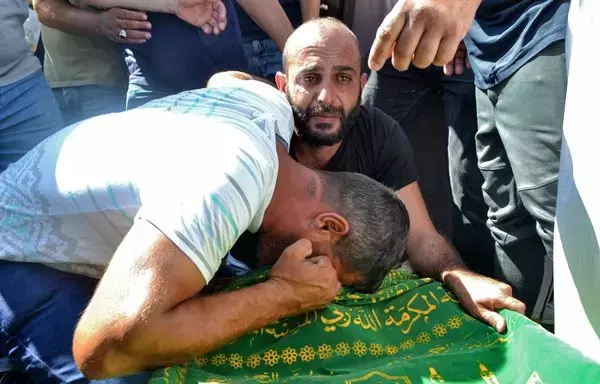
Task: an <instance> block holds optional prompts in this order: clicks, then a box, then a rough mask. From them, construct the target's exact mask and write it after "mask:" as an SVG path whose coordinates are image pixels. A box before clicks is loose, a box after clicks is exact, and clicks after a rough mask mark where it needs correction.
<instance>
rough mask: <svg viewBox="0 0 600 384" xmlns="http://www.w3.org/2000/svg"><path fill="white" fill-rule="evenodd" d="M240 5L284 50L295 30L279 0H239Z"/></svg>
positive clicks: (280, 48)
mask: <svg viewBox="0 0 600 384" xmlns="http://www.w3.org/2000/svg"><path fill="white" fill-rule="evenodd" d="M237 2H238V4H239V5H240V7H242V8H243V9H244V11H246V13H247V14H248V15H249V16H250V17H251V18H252V20H254V22H255V23H256V24H258V26H259V27H261V28H262V30H263V31H265V32H266V33H267V35H269V37H270V38H271V39H272V40H273V41H274V42H275V44H277V47H278V48H279V50H281V51H283V47H284V46H285V42H286V41H287V39H288V37H290V35H291V34H292V32H293V31H294V28H293V27H292V23H291V22H290V19H289V18H288V17H287V15H286V14H285V12H284V10H283V8H282V7H281V4H279V1H278V0H237Z"/></svg>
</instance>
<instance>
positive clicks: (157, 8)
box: [70, 0, 227, 34]
mask: <svg viewBox="0 0 600 384" xmlns="http://www.w3.org/2000/svg"><path fill="white" fill-rule="evenodd" d="M70 1H71V3H72V4H73V5H75V6H77V7H79V8H88V7H93V8H98V9H108V8H115V7H121V8H128V9H137V10H140V11H149V12H163V13H172V14H175V15H177V16H178V17H179V18H180V19H182V20H183V21H186V22H187V23H189V24H192V25H194V26H196V27H199V28H202V29H203V30H204V32H205V33H214V34H219V33H221V32H222V31H224V30H225V27H226V26H227V9H226V8H225V4H223V2H222V1H221V0H70Z"/></svg>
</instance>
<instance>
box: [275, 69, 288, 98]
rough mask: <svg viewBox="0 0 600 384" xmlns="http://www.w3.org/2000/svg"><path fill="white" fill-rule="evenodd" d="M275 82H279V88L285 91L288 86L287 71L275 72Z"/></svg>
mask: <svg viewBox="0 0 600 384" xmlns="http://www.w3.org/2000/svg"><path fill="white" fill-rule="evenodd" d="M275 84H277V89H279V90H280V91H281V92H284V93H285V87H286V86H287V76H286V75H285V73H283V72H281V71H278V72H277V73H276V74H275Z"/></svg>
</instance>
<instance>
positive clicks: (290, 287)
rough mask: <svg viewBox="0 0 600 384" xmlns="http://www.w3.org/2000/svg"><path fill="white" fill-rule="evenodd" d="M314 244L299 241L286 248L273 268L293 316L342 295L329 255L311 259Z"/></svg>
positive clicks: (273, 275)
mask: <svg viewBox="0 0 600 384" xmlns="http://www.w3.org/2000/svg"><path fill="white" fill-rule="evenodd" d="M311 254H312V244H311V242H310V241H308V240H306V239H300V240H298V241H296V242H295V243H294V244H292V245H290V246H289V247H287V248H286V249H285V250H284V251H283V253H282V254H281V257H280V258H279V260H278V261H277V262H276V263H275V265H274V266H273V269H271V278H270V279H269V281H271V282H273V283H276V284H277V285H278V286H279V288H280V291H281V293H282V295H283V296H285V302H286V303H288V304H289V307H288V314H289V315H290V316H293V315H297V314H300V313H304V312H308V311H310V310H313V309H318V308H323V307H325V306H327V304H329V303H330V302H331V301H332V300H333V299H334V298H335V297H336V296H337V294H338V293H339V292H340V290H341V289H342V285H341V284H340V282H339V280H338V277H337V272H336V270H335V268H334V267H333V264H332V263H331V260H330V259H329V258H328V257H326V256H316V257H310V256H311Z"/></svg>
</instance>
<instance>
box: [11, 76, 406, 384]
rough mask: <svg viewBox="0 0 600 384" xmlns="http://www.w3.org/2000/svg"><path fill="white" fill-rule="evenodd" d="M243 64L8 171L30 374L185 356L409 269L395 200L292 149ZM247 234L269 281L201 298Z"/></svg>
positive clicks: (20, 353)
mask: <svg viewBox="0 0 600 384" xmlns="http://www.w3.org/2000/svg"><path fill="white" fill-rule="evenodd" d="M248 77H249V76H247V75H244V74H239V73H238V74H234V75H231V74H221V75H218V76H216V77H215V78H213V79H212V80H211V82H210V84H209V87H208V88H205V89H201V90H196V91H188V92H184V93H181V94H178V95H174V96H170V97H167V98H165V99H161V100H157V101H155V102H152V103H149V104H147V105H146V106H145V107H144V108H140V109H136V110H132V111H127V112H123V113H118V114H110V115H104V116H99V117H95V118H92V119H89V120H86V121H83V122H81V123H79V124H77V125H73V126H71V127H68V128H65V129H64V130H62V131H60V132H58V133H57V134H55V135H53V136H51V137H50V138H48V139H47V140H45V141H44V142H42V143H41V144H40V145H38V146H37V147H36V148H34V149H33V150H32V151H30V152H29V153H28V154H27V155H26V156H25V157H24V158H22V159H21V160H20V161H19V162H17V163H15V164H14V165H12V166H11V167H9V168H8V169H7V171H6V172H4V173H3V174H1V175H0V348H2V349H3V350H5V351H6V353H7V355H8V356H9V358H10V359H11V361H12V363H13V364H14V365H15V366H16V367H17V368H18V369H20V370H22V371H23V372H24V374H25V375H26V376H27V377H28V378H29V379H31V380H33V381H44V382H57V383H71V382H77V383H81V382H86V380H87V379H85V377H84V375H85V376H87V377H89V378H105V377H120V376H123V375H127V374H131V373H135V372H140V371H143V370H146V369H149V368H154V367H158V366H164V365H169V364H173V363H178V362H184V361H186V360H188V359H189V358H190V357H191V356H198V355H203V354H205V353H207V352H209V351H211V350H213V349H215V348H217V347H220V346H222V345H224V344H226V343H228V342H230V341H232V340H234V339H236V338H238V337H240V336H242V335H243V334H245V333H247V332H250V331H252V330H255V329H258V328H260V327H262V326H264V325H266V324H269V323H271V322H273V321H276V320H278V319H279V318H282V317H287V316H291V315H295V314H298V313H302V312H305V311H307V310H311V309H314V308H318V307H322V306H325V305H327V304H328V303H329V302H330V301H331V300H332V299H333V298H334V297H335V295H336V294H337V293H338V291H339V289H340V287H341V284H344V285H354V286H356V287H358V288H361V289H363V290H374V289H376V288H377V287H378V286H379V285H380V282H381V280H382V279H383V277H384V276H385V275H386V274H387V272H388V271H389V270H390V269H392V268H394V267H396V266H398V262H399V260H400V258H401V255H402V254H403V252H404V250H405V246H406V237H407V232H408V215H407V212H406V210H405V208H404V205H403V204H402V202H401V201H400V200H399V198H397V197H396V196H395V195H394V193H393V192H392V191H391V190H389V189H387V188H385V187H383V186H382V185H381V184H378V183H376V182H374V181H372V180H370V179H368V178H367V177H365V176H361V175H358V174H353V173H327V172H319V171H314V170H311V169H308V168H306V167H304V166H302V165H301V164H299V163H297V162H296V161H294V160H293V159H292V158H291V157H290V156H289V155H288V153H287V150H288V146H289V141H290V138H291V135H292V131H293V128H294V127H293V117H292V111H291V108H290V106H289V104H288V102H287V100H286V99H285V96H284V95H283V94H282V93H280V92H279V91H278V90H277V89H275V88H273V87H270V86H269V85H266V84H264V83H262V82H259V81H255V80H249V79H246V78H248ZM246 230H249V231H251V232H258V233H260V234H261V254H262V255H264V257H265V260H273V259H277V258H279V260H278V262H277V263H276V264H275V266H274V267H273V269H272V273H271V277H270V279H269V280H267V281H266V282H265V283H262V284H258V285H256V286H253V287H249V288H245V289H242V290H239V291H236V292H232V293H225V294H219V295H213V296H211V295H198V292H201V291H202V290H203V288H204V287H205V286H206V285H207V283H209V282H210V281H211V279H213V277H214V276H215V273H216V272H217V270H218V268H219V266H220V265H221V264H222V261H223V258H224V257H225V256H226V255H227V253H228V251H229V250H230V248H231V247H232V246H233V244H234V242H235V241H236V239H237V238H238V237H239V235H240V234H241V233H242V232H244V231H246ZM286 247H287V248H286ZM274 256H275V257H274ZM354 266H363V267H362V269H361V268H355V267H354ZM98 278H101V280H100V282H99V283H98V280H97V279H98ZM84 310H85V311H84ZM82 312H83V314H82ZM71 351H72V352H71ZM82 372H83V373H82ZM143 379H144V377H143V376H137V377H129V378H122V379H115V380H113V381H110V382H111V383H116V382H122V383H130V382H137V381H134V380H143ZM95 382H96V381H95ZM105 382H107V383H108V382H109V381H105Z"/></svg>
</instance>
